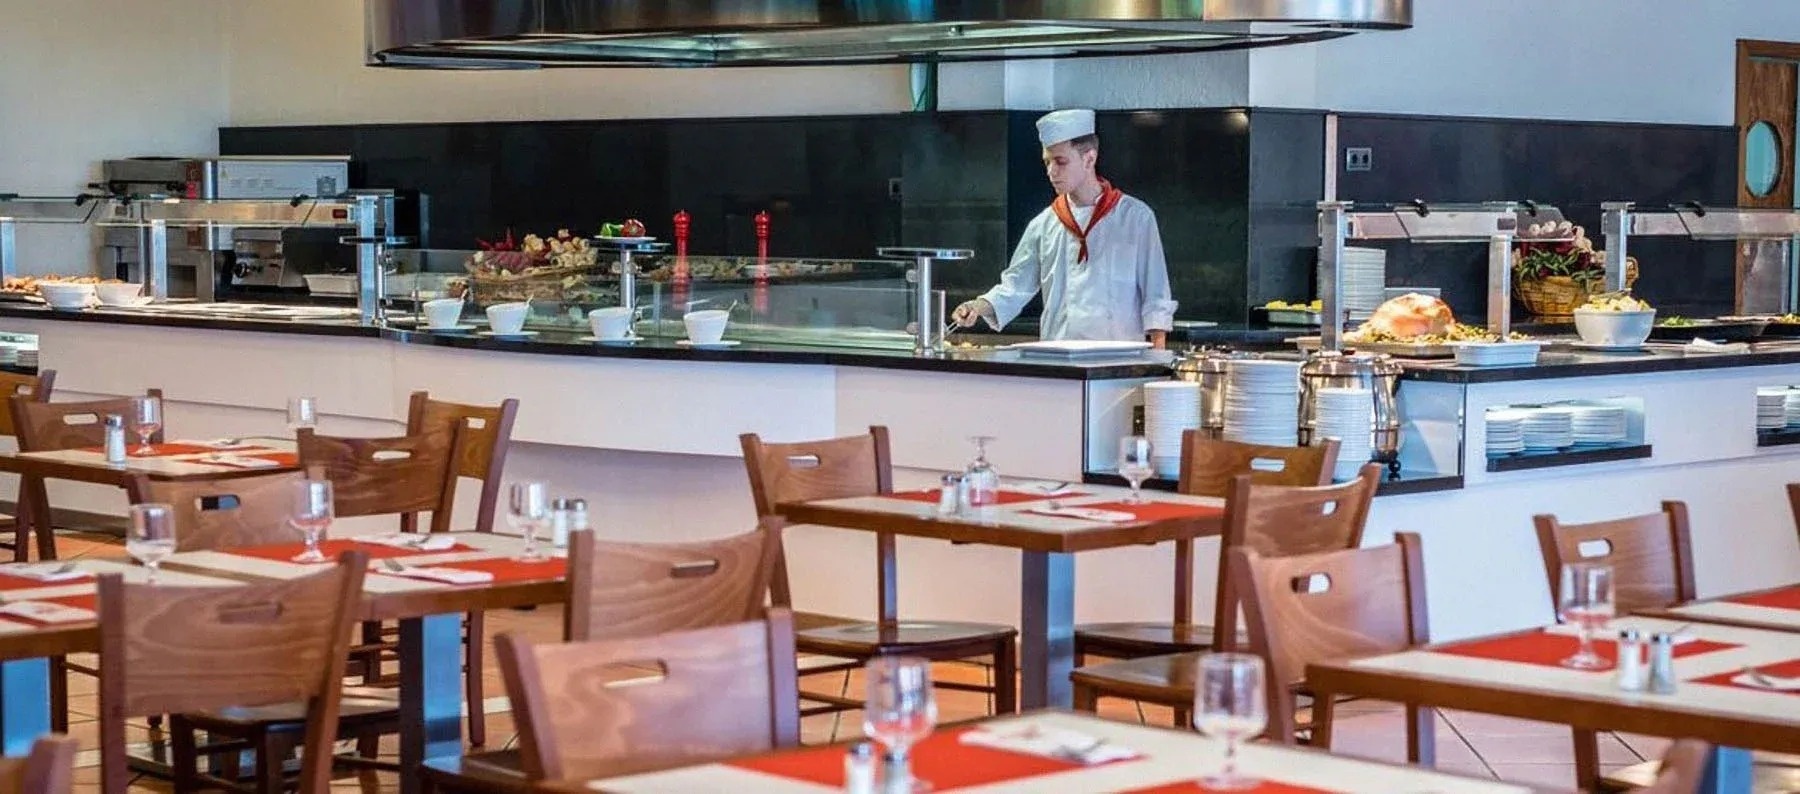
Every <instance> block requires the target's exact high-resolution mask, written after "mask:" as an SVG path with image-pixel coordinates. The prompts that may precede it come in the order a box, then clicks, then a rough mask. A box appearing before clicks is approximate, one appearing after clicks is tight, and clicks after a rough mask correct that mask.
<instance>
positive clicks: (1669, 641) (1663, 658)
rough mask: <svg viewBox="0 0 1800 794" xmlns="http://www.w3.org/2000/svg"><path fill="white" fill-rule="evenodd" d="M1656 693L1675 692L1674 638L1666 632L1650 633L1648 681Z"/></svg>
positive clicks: (1649, 687) (1652, 690)
mask: <svg viewBox="0 0 1800 794" xmlns="http://www.w3.org/2000/svg"><path fill="white" fill-rule="evenodd" d="M1648 689H1649V691H1650V692H1651V693H1652V694H1656V695H1673V694H1675V638H1674V637H1673V636H1670V635H1668V634H1662V633H1658V634H1652V635H1650V683H1649V685H1648Z"/></svg>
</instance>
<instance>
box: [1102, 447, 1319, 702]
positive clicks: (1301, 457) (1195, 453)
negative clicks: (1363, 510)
mask: <svg viewBox="0 0 1800 794" xmlns="http://www.w3.org/2000/svg"><path fill="white" fill-rule="evenodd" d="M1337 451H1338V442H1337V439H1326V440H1325V441H1324V443H1322V444H1320V445H1319V446H1316V447H1270V446H1261V445H1257V444H1244V443H1240V442H1237V441H1215V440H1211V439H1205V438H1201V437H1200V435H1199V433H1198V432H1197V431H1194V430H1189V431H1186V432H1184V433H1182V434H1181V482H1180V486H1179V487H1180V491H1181V493H1184V494H1189V495H1192V496H1216V497H1227V496H1230V495H1231V492H1232V487H1233V483H1234V481H1235V480H1236V479H1237V478H1238V477H1240V476H1244V475H1248V476H1249V478H1250V482H1251V483H1253V484H1255V485H1283V486H1318V485H1330V484H1331V472H1332V467H1333V466H1335V465H1336V464H1337ZM1224 578H1225V577H1224V576H1220V577H1219V579H1220V581H1221V583H1222V582H1223V580H1224ZM1222 589H1223V588H1221V590H1222ZM1212 640H1213V627H1212V626H1209V625H1199V624H1196V623H1195V622H1194V542H1193V541H1191V540H1178V541H1176V542H1175V610H1174V621H1173V622H1170V623H1096V624H1089V625H1084V626H1076V627H1075V665H1076V666H1077V667H1079V666H1082V665H1085V664H1087V657H1088V656H1101V657H1105V658H1107V659H1136V658H1139V657H1143V656H1158V655H1162V654H1169V653H1184V652H1187V651H1199V650H1205V649H1206V648H1209V647H1211V646H1212Z"/></svg>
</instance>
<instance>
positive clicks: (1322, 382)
mask: <svg viewBox="0 0 1800 794" xmlns="http://www.w3.org/2000/svg"><path fill="white" fill-rule="evenodd" d="M1402 371H1403V370H1402V368H1401V366H1400V364H1399V362H1396V361H1394V360H1393V358H1391V357H1389V356H1387V355H1385V354H1368V353H1353V354H1345V353H1341V352H1337V351H1330V350H1325V351H1318V352H1315V353H1314V354H1313V355H1312V356H1311V357H1309V358H1308V359H1307V360H1306V362H1305V363H1304V364H1301V365H1300V443H1301V445H1303V446H1310V445H1311V444H1312V443H1313V431H1314V430H1315V429H1316V428H1317V427H1318V422H1319V390H1320V389H1328V388H1361V389H1368V390H1369V394H1370V396H1371V398H1372V399H1374V401H1375V406H1374V414H1373V415H1374V423H1373V427H1372V428H1371V431H1370V432H1372V433H1373V434H1374V435H1373V438H1372V439H1371V445H1372V449H1373V450H1374V452H1373V453H1372V460H1374V461H1375V462H1377V463H1385V464H1387V467H1388V471H1389V472H1390V473H1393V474H1396V475H1397V474H1399V472H1400V400H1399V390H1400V373H1401V372H1402Z"/></svg>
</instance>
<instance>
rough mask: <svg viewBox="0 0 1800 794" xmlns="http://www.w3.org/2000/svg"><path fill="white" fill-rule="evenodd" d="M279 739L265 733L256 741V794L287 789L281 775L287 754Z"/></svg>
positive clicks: (277, 793)
mask: <svg viewBox="0 0 1800 794" xmlns="http://www.w3.org/2000/svg"><path fill="white" fill-rule="evenodd" d="M278 738H279V737H278V736H276V735H275V734H272V733H267V732H263V733H260V734H258V735H257V736H256V737H255V739H254V743H255V744H256V794H282V792H283V791H285V790H286V789H287V783H286V781H284V780H283V779H282V774H281V762H282V760H283V756H285V755H286V753H284V752H282V743H281V742H280V741H277V739H278ZM179 790H180V789H177V791H179Z"/></svg>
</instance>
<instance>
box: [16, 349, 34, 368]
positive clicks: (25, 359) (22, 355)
mask: <svg viewBox="0 0 1800 794" xmlns="http://www.w3.org/2000/svg"><path fill="white" fill-rule="evenodd" d="M37 365H38V349H37V348H35V347H21V348H19V366H21V367H25V368H26V369H36V368H37Z"/></svg>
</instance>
